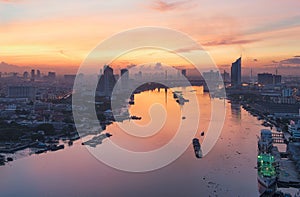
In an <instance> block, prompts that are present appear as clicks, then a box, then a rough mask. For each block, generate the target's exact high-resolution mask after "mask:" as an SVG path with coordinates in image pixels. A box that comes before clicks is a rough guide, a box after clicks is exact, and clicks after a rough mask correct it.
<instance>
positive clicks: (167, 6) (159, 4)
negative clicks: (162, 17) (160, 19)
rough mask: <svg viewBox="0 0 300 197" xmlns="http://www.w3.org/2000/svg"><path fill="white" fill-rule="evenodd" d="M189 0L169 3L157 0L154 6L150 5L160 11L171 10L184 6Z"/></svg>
mask: <svg viewBox="0 0 300 197" xmlns="http://www.w3.org/2000/svg"><path fill="white" fill-rule="evenodd" d="M187 3H188V1H177V2H172V3H168V2H166V1H163V0H156V1H155V2H154V4H153V5H152V6H150V8H151V9H153V10H157V11H160V12H165V11H169V10H175V9H178V8H182V7H183V5H185V4H187Z"/></svg>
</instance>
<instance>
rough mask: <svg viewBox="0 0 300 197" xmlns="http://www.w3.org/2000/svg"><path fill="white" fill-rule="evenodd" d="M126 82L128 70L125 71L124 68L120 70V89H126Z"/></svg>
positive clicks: (127, 80)
mask: <svg viewBox="0 0 300 197" xmlns="http://www.w3.org/2000/svg"><path fill="white" fill-rule="evenodd" d="M128 82H129V71H128V69H126V68H124V69H121V84H122V88H128Z"/></svg>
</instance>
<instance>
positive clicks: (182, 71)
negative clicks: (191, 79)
mask: <svg viewBox="0 0 300 197" xmlns="http://www.w3.org/2000/svg"><path fill="white" fill-rule="evenodd" d="M181 74H182V75H183V76H184V77H186V69H183V70H181Z"/></svg>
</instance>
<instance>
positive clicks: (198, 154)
mask: <svg viewBox="0 0 300 197" xmlns="http://www.w3.org/2000/svg"><path fill="white" fill-rule="evenodd" d="M193 146H194V151H195V156H196V157H197V158H202V150H201V145H200V142H199V139H198V138H194V139H193Z"/></svg>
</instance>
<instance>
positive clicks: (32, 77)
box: [30, 69, 35, 81]
mask: <svg viewBox="0 0 300 197" xmlns="http://www.w3.org/2000/svg"><path fill="white" fill-rule="evenodd" d="M34 80H35V70H34V69H32V70H31V75H30V81H34Z"/></svg>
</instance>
